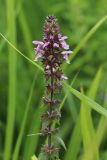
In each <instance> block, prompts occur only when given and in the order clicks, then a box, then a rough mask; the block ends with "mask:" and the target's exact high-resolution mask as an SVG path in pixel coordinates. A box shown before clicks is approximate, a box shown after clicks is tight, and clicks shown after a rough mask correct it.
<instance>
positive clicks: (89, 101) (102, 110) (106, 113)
mask: <svg viewBox="0 0 107 160" xmlns="http://www.w3.org/2000/svg"><path fill="white" fill-rule="evenodd" d="M64 85H65V86H66V88H67V89H68V90H69V91H70V92H71V93H72V94H74V95H75V96H76V97H77V98H78V99H80V100H81V101H82V98H84V101H85V103H87V104H88V105H89V106H90V107H91V108H93V109H94V110H95V111H97V112H98V113H100V114H102V115H104V116H106V117H107V110H106V109H105V108H103V107H102V106H101V105H99V104H98V103H96V102H95V101H93V100H92V99H91V98H89V97H87V96H85V95H84V94H82V93H80V92H79V91H77V90H75V89H74V88H72V87H71V86H70V85H68V84H67V83H64Z"/></svg>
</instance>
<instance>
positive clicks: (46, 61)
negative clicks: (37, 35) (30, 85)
mask: <svg viewBox="0 0 107 160" xmlns="http://www.w3.org/2000/svg"><path fill="white" fill-rule="evenodd" d="M67 38H68V37H67V36H63V35H62V34H61V33H60V28H59V25H58V23H57V19H56V18H55V16H48V17H47V18H46V21H45V24H44V27H43V41H33V44H35V45H36V48H34V50H35V52H36V58H35V61H38V60H39V59H41V61H42V63H43V66H44V74H45V77H46V95H45V97H43V102H44V104H45V106H47V107H48V109H47V111H46V112H44V113H43V114H42V116H41V119H42V129H41V132H42V135H46V136H47V138H48V144H46V145H44V146H43V147H42V152H43V153H44V154H45V155H46V160H51V159H52V160H53V159H54V158H56V155H57V154H58V151H59V148H58V147H57V145H56V144H54V141H53V137H54V135H56V134H57V132H58V128H53V127H52V123H53V121H56V122H57V124H59V119H60V117H61V113H60V109H59V107H58V104H59V103H60V101H59V99H56V98H55V97H57V94H58V93H59V92H60V90H61V89H62V84H61V80H66V79H68V78H67V77H66V76H65V75H64V74H63V72H62V70H61V68H60V65H61V64H62V62H63V60H64V59H65V60H66V62H67V63H70V61H69V58H68V55H69V54H71V53H72V51H71V50H69V45H68V44H67V43H66V41H65V40H66V39H67ZM40 160H41V158H40Z"/></svg>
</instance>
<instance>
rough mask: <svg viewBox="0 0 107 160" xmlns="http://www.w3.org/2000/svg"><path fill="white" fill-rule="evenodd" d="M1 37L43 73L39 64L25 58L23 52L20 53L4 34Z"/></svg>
mask: <svg viewBox="0 0 107 160" xmlns="http://www.w3.org/2000/svg"><path fill="white" fill-rule="evenodd" d="M0 35H1V37H2V38H3V39H4V40H5V41H6V42H7V43H8V44H9V45H10V46H11V47H12V48H13V49H14V50H15V51H17V52H18V53H19V54H20V55H21V56H22V57H24V58H25V59H26V60H28V61H29V62H30V63H32V64H33V65H34V66H36V67H37V68H38V69H39V70H40V71H42V72H43V68H42V67H41V66H40V65H39V64H37V63H35V62H34V61H32V60H31V59H30V58H28V57H27V56H25V55H24V54H23V53H22V52H21V51H19V50H18V49H17V48H16V47H15V46H14V45H13V44H12V43H11V42H10V41H9V40H8V39H7V38H6V37H5V36H4V35H3V34H2V33H0Z"/></svg>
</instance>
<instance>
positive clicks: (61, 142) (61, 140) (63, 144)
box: [56, 136, 67, 151]
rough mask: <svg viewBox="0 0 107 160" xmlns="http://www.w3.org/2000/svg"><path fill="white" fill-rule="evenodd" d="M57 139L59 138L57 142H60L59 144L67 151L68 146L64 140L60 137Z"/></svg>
mask: <svg viewBox="0 0 107 160" xmlns="http://www.w3.org/2000/svg"><path fill="white" fill-rule="evenodd" d="M56 138H57V140H58V143H59V144H60V145H61V146H62V147H63V148H64V149H65V151H66V150H67V148H66V145H65V143H64V141H63V139H62V138H61V137H59V136H57V137H56Z"/></svg>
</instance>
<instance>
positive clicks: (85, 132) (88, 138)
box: [80, 68, 102, 160]
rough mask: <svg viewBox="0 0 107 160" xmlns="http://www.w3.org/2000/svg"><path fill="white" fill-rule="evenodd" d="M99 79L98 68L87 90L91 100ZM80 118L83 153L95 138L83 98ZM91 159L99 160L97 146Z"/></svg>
mask: <svg viewBox="0 0 107 160" xmlns="http://www.w3.org/2000/svg"><path fill="white" fill-rule="evenodd" d="M101 77H102V69H101V68H100V69H99V70H98V72H97V74H96V76H95V78H94V80H93V82H92V84H91V86H90V88H89V90H88V94H87V95H88V96H89V97H91V98H92V99H95V96H96V93H97V90H98V87H99V84H100V81H101ZM80 117H81V132H82V138H83V144H84V151H85V152H87V150H88V149H89V147H90V146H91V144H92V140H93V138H94V136H95V129H94V125H93V121H92V116H91V108H90V107H89V106H88V105H87V103H86V102H85V101H84V98H83V99H82V103H81V110H80ZM92 159H95V160H99V154H98V147H97V146H96V149H95V151H94V152H93V157H92Z"/></svg>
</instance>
